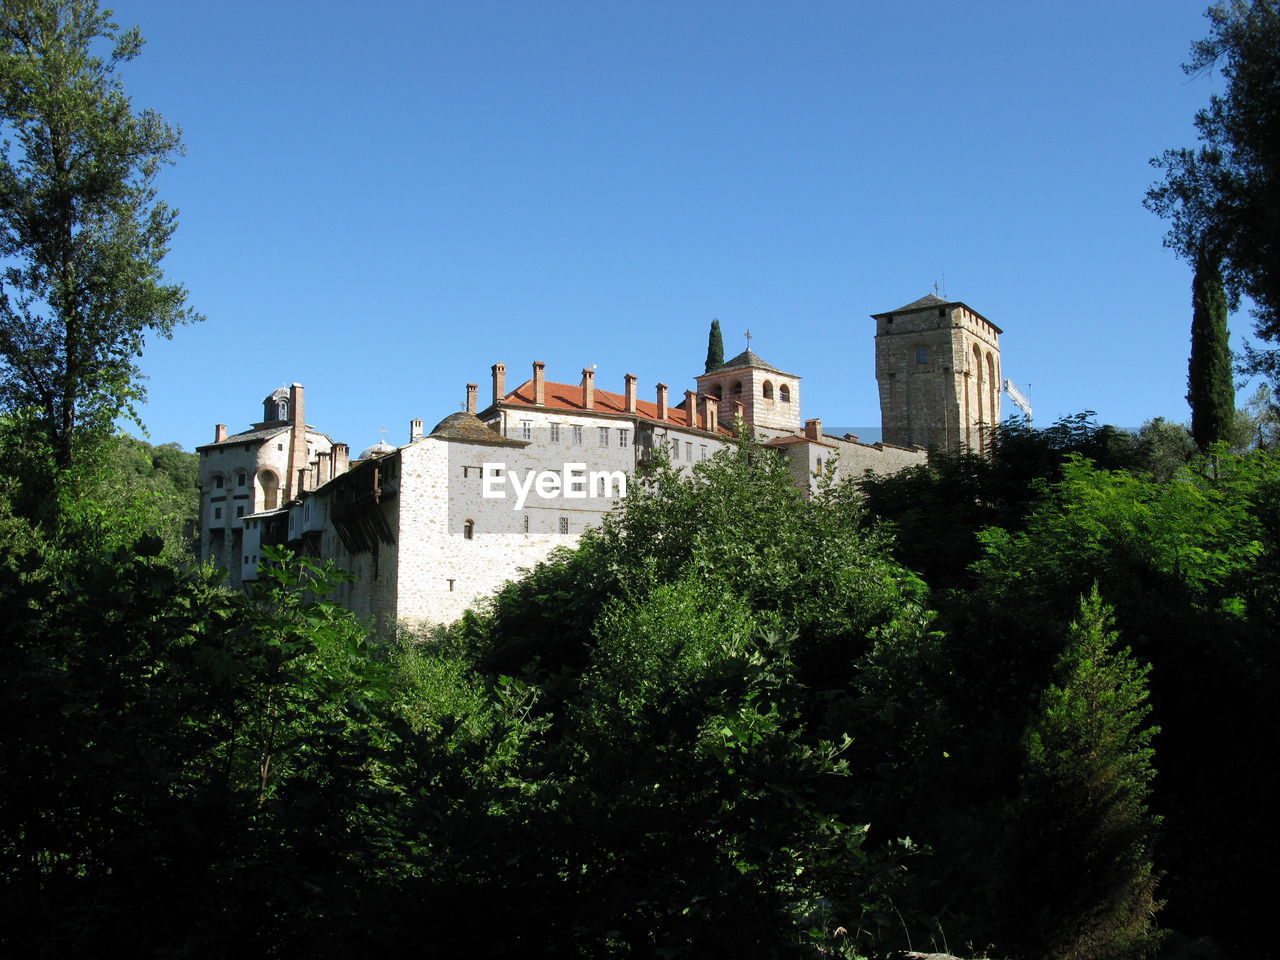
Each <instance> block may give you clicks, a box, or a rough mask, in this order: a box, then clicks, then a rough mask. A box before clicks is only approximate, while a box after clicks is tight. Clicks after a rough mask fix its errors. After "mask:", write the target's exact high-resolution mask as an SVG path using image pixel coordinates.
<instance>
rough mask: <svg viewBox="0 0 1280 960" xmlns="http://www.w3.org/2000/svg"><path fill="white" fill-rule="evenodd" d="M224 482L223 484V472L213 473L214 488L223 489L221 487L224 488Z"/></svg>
mask: <svg viewBox="0 0 1280 960" xmlns="http://www.w3.org/2000/svg"><path fill="white" fill-rule="evenodd" d="M222 484H223V479H222V474H220V473H215V474H214V475H213V489H215V490H221V489H222Z"/></svg>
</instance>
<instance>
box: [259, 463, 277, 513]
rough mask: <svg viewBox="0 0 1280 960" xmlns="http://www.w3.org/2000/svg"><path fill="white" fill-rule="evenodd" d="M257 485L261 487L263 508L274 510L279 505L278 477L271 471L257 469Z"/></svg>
mask: <svg viewBox="0 0 1280 960" xmlns="http://www.w3.org/2000/svg"><path fill="white" fill-rule="evenodd" d="M258 486H260V487H261V488H262V509H263V510H274V509H275V508H276V507H278V506H280V478H279V477H277V476H276V475H275V473H274V472H273V471H271V470H261V471H259V473H258Z"/></svg>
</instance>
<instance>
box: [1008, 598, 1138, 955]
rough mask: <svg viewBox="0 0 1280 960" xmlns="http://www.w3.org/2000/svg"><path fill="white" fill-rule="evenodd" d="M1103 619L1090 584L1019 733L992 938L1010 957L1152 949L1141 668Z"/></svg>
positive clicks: (1105, 612) (1108, 616)
mask: <svg viewBox="0 0 1280 960" xmlns="http://www.w3.org/2000/svg"><path fill="white" fill-rule="evenodd" d="M1111 625H1112V618H1111V614H1110V611H1109V610H1108V608H1107V606H1106V604H1105V603H1103V601H1102V598H1101V597H1100V596H1099V595H1098V591H1097V588H1096V587H1095V588H1094V589H1093V590H1092V591H1091V592H1090V593H1089V594H1088V595H1087V596H1086V597H1084V598H1082V600H1081V603H1080V615H1079V619H1077V620H1076V621H1075V622H1073V623H1072V624H1071V628H1070V632H1069V633H1068V638H1067V645H1066V648H1065V649H1064V650H1063V652H1062V653H1061V655H1060V656H1059V657H1058V662H1057V665H1056V667H1055V668H1054V673H1055V681H1054V683H1053V684H1052V685H1050V686H1049V688H1048V689H1047V690H1045V692H1044V694H1043V696H1042V697H1041V698H1040V704H1039V707H1038V709H1037V711H1036V714H1035V716H1034V718H1033V719H1032V721H1031V724H1030V726H1029V727H1028V729H1027V731H1026V734H1025V735H1024V737H1023V749H1024V751H1025V765H1024V769H1023V772H1022V775H1021V778H1020V787H1021V790H1020V796H1019V798H1018V800H1017V802H1016V803H1015V804H1014V807H1013V814H1012V830H1011V836H1010V845H1011V848H1012V853H1011V859H1012V863H1011V865H1010V868H1009V871H1008V873H1007V876H1006V880H1007V893H1006V896H1007V901H1006V902H1007V904H1008V908H1009V914H1008V929H1009V932H1008V934H1007V935H1006V937H1005V938H1004V940H1003V944H1004V945H1005V946H1006V947H1008V946H1015V947H1016V949H1015V952H1016V954H1017V955H1018V956H1022V957H1044V958H1053V960H1104V958H1119V957H1140V956H1145V955H1146V954H1147V953H1148V952H1149V950H1150V947H1151V945H1152V932H1153V929H1154V928H1153V923H1152V920H1153V917H1154V914H1155V911H1156V908H1157V906H1158V904H1157V902H1156V899H1155V887H1156V873H1155V869H1154V867H1153V864H1152V848H1153V842H1154V834H1155V830H1156V827H1157V826H1158V824H1159V818H1157V817H1154V816H1152V814H1151V813H1150V812H1149V810H1148V794H1149V792H1150V785H1151V781H1152V778H1153V777H1154V770H1153V767H1152V759H1153V757H1154V753H1155V751H1154V750H1153V749H1152V747H1151V740H1152V737H1153V736H1154V735H1155V734H1156V732H1157V730H1156V728H1154V727H1152V726H1150V725H1148V723H1147V718H1148V716H1149V715H1150V712H1151V708H1150V706H1149V705H1148V704H1147V690H1146V677H1147V674H1148V673H1150V670H1151V668H1150V666H1144V667H1140V666H1139V665H1138V664H1137V662H1136V661H1135V660H1134V658H1133V655H1132V654H1131V653H1130V652H1129V651H1128V650H1127V649H1122V648H1119V647H1117V638H1118V634H1117V633H1116V632H1115V631H1114V630H1112V629H1111Z"/></svg>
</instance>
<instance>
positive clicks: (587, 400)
mask: <svg viewBox="0 0 1280 960" xmlns="http://www.w3.org/2000/svg"><path fill="white" fill-rule="evenodd" d="M595 408H596V372H595V371H594V370H592V369H591V368H590V367H583V368H582V409H584V410H594V409H595Z"/></svg>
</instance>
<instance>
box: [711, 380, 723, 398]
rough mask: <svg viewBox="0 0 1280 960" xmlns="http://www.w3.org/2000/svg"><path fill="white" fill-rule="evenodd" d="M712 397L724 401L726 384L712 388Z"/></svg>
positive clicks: (718, 384) (719, 384)
mask: <svg viewBox="0 0 1280 960" xmlns="http://www.w3.org/2000/svg"><path fill="white" fill-rule="evenodd" d="M711 395H712V396H713V397H715V398H716V399H717V400H723V399H724V384H722V383H717V384H716V385H715V386H714V387H712V388H711Z"/></svg>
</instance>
